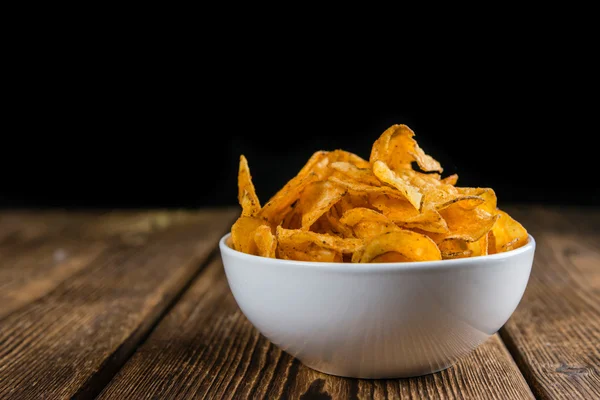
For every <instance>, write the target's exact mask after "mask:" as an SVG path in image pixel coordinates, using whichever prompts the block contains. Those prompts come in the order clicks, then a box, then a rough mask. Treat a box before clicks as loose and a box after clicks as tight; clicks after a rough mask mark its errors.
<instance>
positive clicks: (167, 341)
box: [0, 206, 600, 399]
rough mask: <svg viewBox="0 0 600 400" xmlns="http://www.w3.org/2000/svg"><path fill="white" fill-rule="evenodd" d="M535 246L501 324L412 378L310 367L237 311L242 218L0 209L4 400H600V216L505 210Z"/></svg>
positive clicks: (219, 212) (599, 212) (0, 382)
mask: <svg viewBox="0 0 600 400" xmlns="http://www.w3.org/2000/svg"><path fill="white" fill-rule="evenodd" d="M507 210H508V211H509V212H511V213H512V214H513V215H514V216H515V217H516V218H517V219H518V220H520V221H522V222H523V223H524V225H525V226H526V227H527V228H528V229H529V231H530V232H531V233H532V234H533V235H534V237H535V238H536V239H537V243H538V248H537V251H536V258H535V263H534V267H533V271H532V276H531V280H530V282H529V285H528V287H527V290H526V292H525V295H524V298H523V300H522V302H521V303H520V305H519V307H518V308H517V310H516V312H515V313H514V314H513V316H512V317H511V318H510V320H509V321H508V322H507V324H506V325H505V326H504V327H503V328H502V330H501V331H500V334H499V335H494V336H493V337H491V338H490V339H489V340H487V341H486V342H485V343H484V344H482V345H481V346H480V347H479V348H478V349H477V350H476V351H474V352H473V353H472V354H470V355H469V356H468V357H466V358H465V359H464V360H462V361H460V362H458V363H457V364H456V365H455V366H453V367H451V368H449V369H447V370H445V371H442V372H439V373H436V374H432V375H427V376H423V377H419V378H412V379H392V380H358V379H343V378H338V377H333V376H327V375H325V374H321V373H318V372H316V371H313V370H310V369H308V368H306V367H304V366H303V365H302V364H300V363H299V362H298V361H297V360H295V359H293V358H292V357H290V356H289V355H287V354H285V353H283V352H281V351H280V350H279V349H277V348H276V347H274V346H273V345H271V344H270V343H269V342H268V341H267V340H266V339H265V338H264V337H262V336H261V335H260V334H259V333H258V332H257V331H256V329H254V328H253V327H252V325H251V324H250V323H249V322H248V321H247V320H246V319H245V317H244V316H243V315H242V313H241V312H240V310H239V309H238V307H237V305H236V303H235V301H234V299H233V297H232V295H231V292H230V291H229V287H228V285H227V281H226V279H225V276H224V273H223V267H222V264H221V261H220V255H219V252H218V250H217V249H216V243H217V240H218V239H219V238H220V237H221V236H222V234H224V233H225V232H226V231H227V230H228V228H229V226H230V224H231V223H232V222H233V221H234V219H235V217H236V216H237V213H238V209H237V208H233V209H206V210H201V211H168V212H167V211H151V212H142V211H136V212H130V211H127V212H126V211H119V212H109V213H105V212H64V211H63V212H61V211H44V212H41V211H31V212H27V211H3V212H0V398H2V399H63V398H96V397H97V398H100V399H138V398H144V399H146V398H147V399H170V398H210V399H213V398H249V399H256V398H268V399H274V398H275V399H276V398H292V399H368V398H377V399H384V398H415V399H417V398H445V399H446V398H469V399H483V398H494V399H522V398H534V397H536V398H544V399H545V398H565V399H600V209H599V208H589V209H574V208H564V207H563V208H559V207H531V206H518V207H510V208H508V207H507Z"/></svg>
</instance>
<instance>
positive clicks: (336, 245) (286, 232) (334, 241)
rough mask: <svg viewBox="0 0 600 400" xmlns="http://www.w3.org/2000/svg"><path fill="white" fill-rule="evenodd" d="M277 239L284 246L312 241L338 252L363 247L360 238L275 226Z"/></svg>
mask: <svg viewBox="0 0 600 400" xmlns="http://www.w3.org/2000/svg"><path fill="white" fill-rule="evenodd" d="M276 234H277V241H278V242H279V243H280V244H282V245H284V246H291V247H298V246H302V245H305V244H306V243H314V244H315V245H317V246H319V247H323V248H325V249H330V250H335V251H337V252H340V253H353V252H355V251H356V250H358V249H360V248H361V247H363V245H364V243H363V241H362V240H360V239H353V238H348V239H346V238H340V237H338V236H333V235H328V234H322V233H316V232H311V231H302V230H292V229H285V228H282V227H281V226H278V227H277V232H276Z"/></svg>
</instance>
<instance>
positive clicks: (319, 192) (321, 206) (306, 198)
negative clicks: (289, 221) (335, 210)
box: [299, 181, 346, 230]
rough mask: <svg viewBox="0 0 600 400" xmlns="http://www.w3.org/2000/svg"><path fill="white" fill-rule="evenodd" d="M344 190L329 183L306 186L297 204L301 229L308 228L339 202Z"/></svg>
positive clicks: (323, 182) (322, 182)
mask: <svg viewBox="0 0 600 400" xmlns="http://www.w3.org/2000/svg"><path fill="white" fill-rule="evenodd" d="M345 193H346V189H344V188H343V187H341V186H339V185H336V184H334V183H332V182H330V181H318V182H313V183H311V184H310V185H308V186H307V187H306V188H305V189H304V191H303V192H302V197H301V199H300V202H299V208H300V212H301V213H302V229H304V230H308V229H309V228H310V226H311V225H312V224H313V223H314V222H315V221H316V220H317V219H319V218H320V217H321V215H323V214H325V213H326V212H327V211H328V210H329V209H330V208H331V207H333V205H334V204H335V203H337V202H338V201H340V199H341V198H342V196H344V194H345Z"/></svg>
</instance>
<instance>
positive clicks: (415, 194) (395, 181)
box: [373, 160, 423, 210]
mask: <svg viewBox="0 0 600 400" xmlns="http://www.w3.org/2000/svg"><path fill="white" fill-rule="evenodd" d="M373 173H374V174H375V176H376V177H377V178H378V179H379V180H380V181H382V182H384V183H387V184H388V185H390V186H392V187H394V188H396V189H397V190H398V191H399V192H400V193H402V195H403V196H404V197H405V198H406V200H408V201H409V203H410V204H412V205H413V207H415V208H416V209H417V210H420V209H421V199H422V197H423V195H422V194H421V192H420V191H419V189H418V188H417V187H415V186H413V185H411V184H410V183H408V182H407V181H405V180H404V179H402V178H401V177H400V176H398V175H396V173H395V172H394V171H392V170H391V169H390V168H389V167H388V166H387V164H386V163H385V162H383V161H380V160H377V161H375V162H374V163H373Z"/></svg>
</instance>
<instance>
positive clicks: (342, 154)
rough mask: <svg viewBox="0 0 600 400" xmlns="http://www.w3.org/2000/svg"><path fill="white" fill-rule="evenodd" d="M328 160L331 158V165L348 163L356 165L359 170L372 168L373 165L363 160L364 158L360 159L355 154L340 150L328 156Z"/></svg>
mask: <svg viewBox="0 0 600 400" xmlns="http://www.w3.org/2000/svg"><path fill="white" fill-rule="evenodd" d="M328 158H329V162H330V163H335V162H347V163H351V164H352V165H354V166H355V167H357V168H361V169H365V168H367V169H368V168H371V164H370V163H369V162H368V161H367V160H365V159H363V158H362V157H360V156H358V155H356V154H354V153H350V152H349V151H345V150H339V149H338V150H334V151H332V152H330V153H329V154H328Z"/></svg>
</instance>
